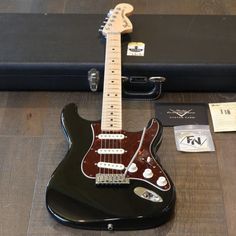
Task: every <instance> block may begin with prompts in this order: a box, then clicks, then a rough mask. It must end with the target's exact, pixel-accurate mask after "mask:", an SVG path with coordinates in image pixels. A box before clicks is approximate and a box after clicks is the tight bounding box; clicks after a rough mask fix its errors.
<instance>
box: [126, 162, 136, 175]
mask: <svg viewBox="0 0 236 236" xmlns="http://www.w3.org/2000/svg"><path fill="white" fill-rule="evenodd" d="M137 170H138V167H137V165H136V164H135V163H132V164H131V165H130V167H129V170H128V171H129V172H131V173H134V172H136V171H137Z"/></svg>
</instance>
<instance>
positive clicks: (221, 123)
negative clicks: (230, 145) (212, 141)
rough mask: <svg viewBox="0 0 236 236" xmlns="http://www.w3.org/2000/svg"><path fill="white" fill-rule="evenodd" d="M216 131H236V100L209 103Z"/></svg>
mask: <svg viewBox="0 0 236 236" xmlns="http://www.w3.org/2000/svg"><path fill="white" fill-rule="evenodd" d="M209 108H210V112H211V117H212V122H213V128H214V132H230V131H236V102H223V103H209Z"/></svg>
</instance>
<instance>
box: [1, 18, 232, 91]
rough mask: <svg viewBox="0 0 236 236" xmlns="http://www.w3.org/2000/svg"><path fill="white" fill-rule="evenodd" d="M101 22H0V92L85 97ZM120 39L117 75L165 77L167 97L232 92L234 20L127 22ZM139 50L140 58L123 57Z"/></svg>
mask: <svg viewBox="0 0 236 236" xmlns="http://www.w3.org/2000/svg"><path fill="white" fill-rule="evenodd" d="M103 18H104V16H103V15H86V14H82V15H74V14H68V15H67V14H49V15H47V14H1V15H0V32H1V34H0V45H1V46H0V90H80V91H87V90H89V83H88V71H89V70H90V69H91V68H95V69H97V70H99V71H100V77H101V83H100V86H99V89H102V80H103V68H104V51H105V40H104V39H102V37H101V36H100V35H99V34H98V29H99V27H100V24H101V22H102V21H103ZM130 19H131V21H132V23H133V28H134V30H133V33H131V34H129V35H126V36H124V37H123V45H122V50H123V52H122V65H123V69H122V70H123V75H124V76H127V77H130V76H134V77H135V76H145V77H152V76H164V77H166V78H167V80H166V82H165V84H164V90H165V91H236V16H202V15H201V16H187V15H182V16H180V15H178V16H171V15H133V16H131V17H130ZM128 42H144V43H145V55H144V56H143V57H135V56H127V55H126V54H127V53H126V52H127V44H128Z"/></svg>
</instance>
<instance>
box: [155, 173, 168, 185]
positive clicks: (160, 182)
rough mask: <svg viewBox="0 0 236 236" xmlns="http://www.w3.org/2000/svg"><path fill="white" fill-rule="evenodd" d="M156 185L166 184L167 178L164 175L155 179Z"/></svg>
mask: <svg viewBox="0 0 236 236" xmlns="http://www.w3.org/2000/svg"><path fill="white" fill-rule="evenodd" d="M157 185H158V186H160V187H163V186H165V185H167V180H166V178H165V177H164V176H160V177H159V178H158V180H157Z"/></svg>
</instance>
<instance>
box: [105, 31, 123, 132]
mask: <svg viewBox="0 0 236 236" xmlns="http://www.w3.org/2000/svg"><path fill="white" fill-rule="evenodd" d="M121 99H122V93H121V35H120V33H109V34H107V38H106V56H105V68H104V86H103V103H102V127H101V129H102V130H103V131H119V130H121V129H122V101H121Z"/></svg>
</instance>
